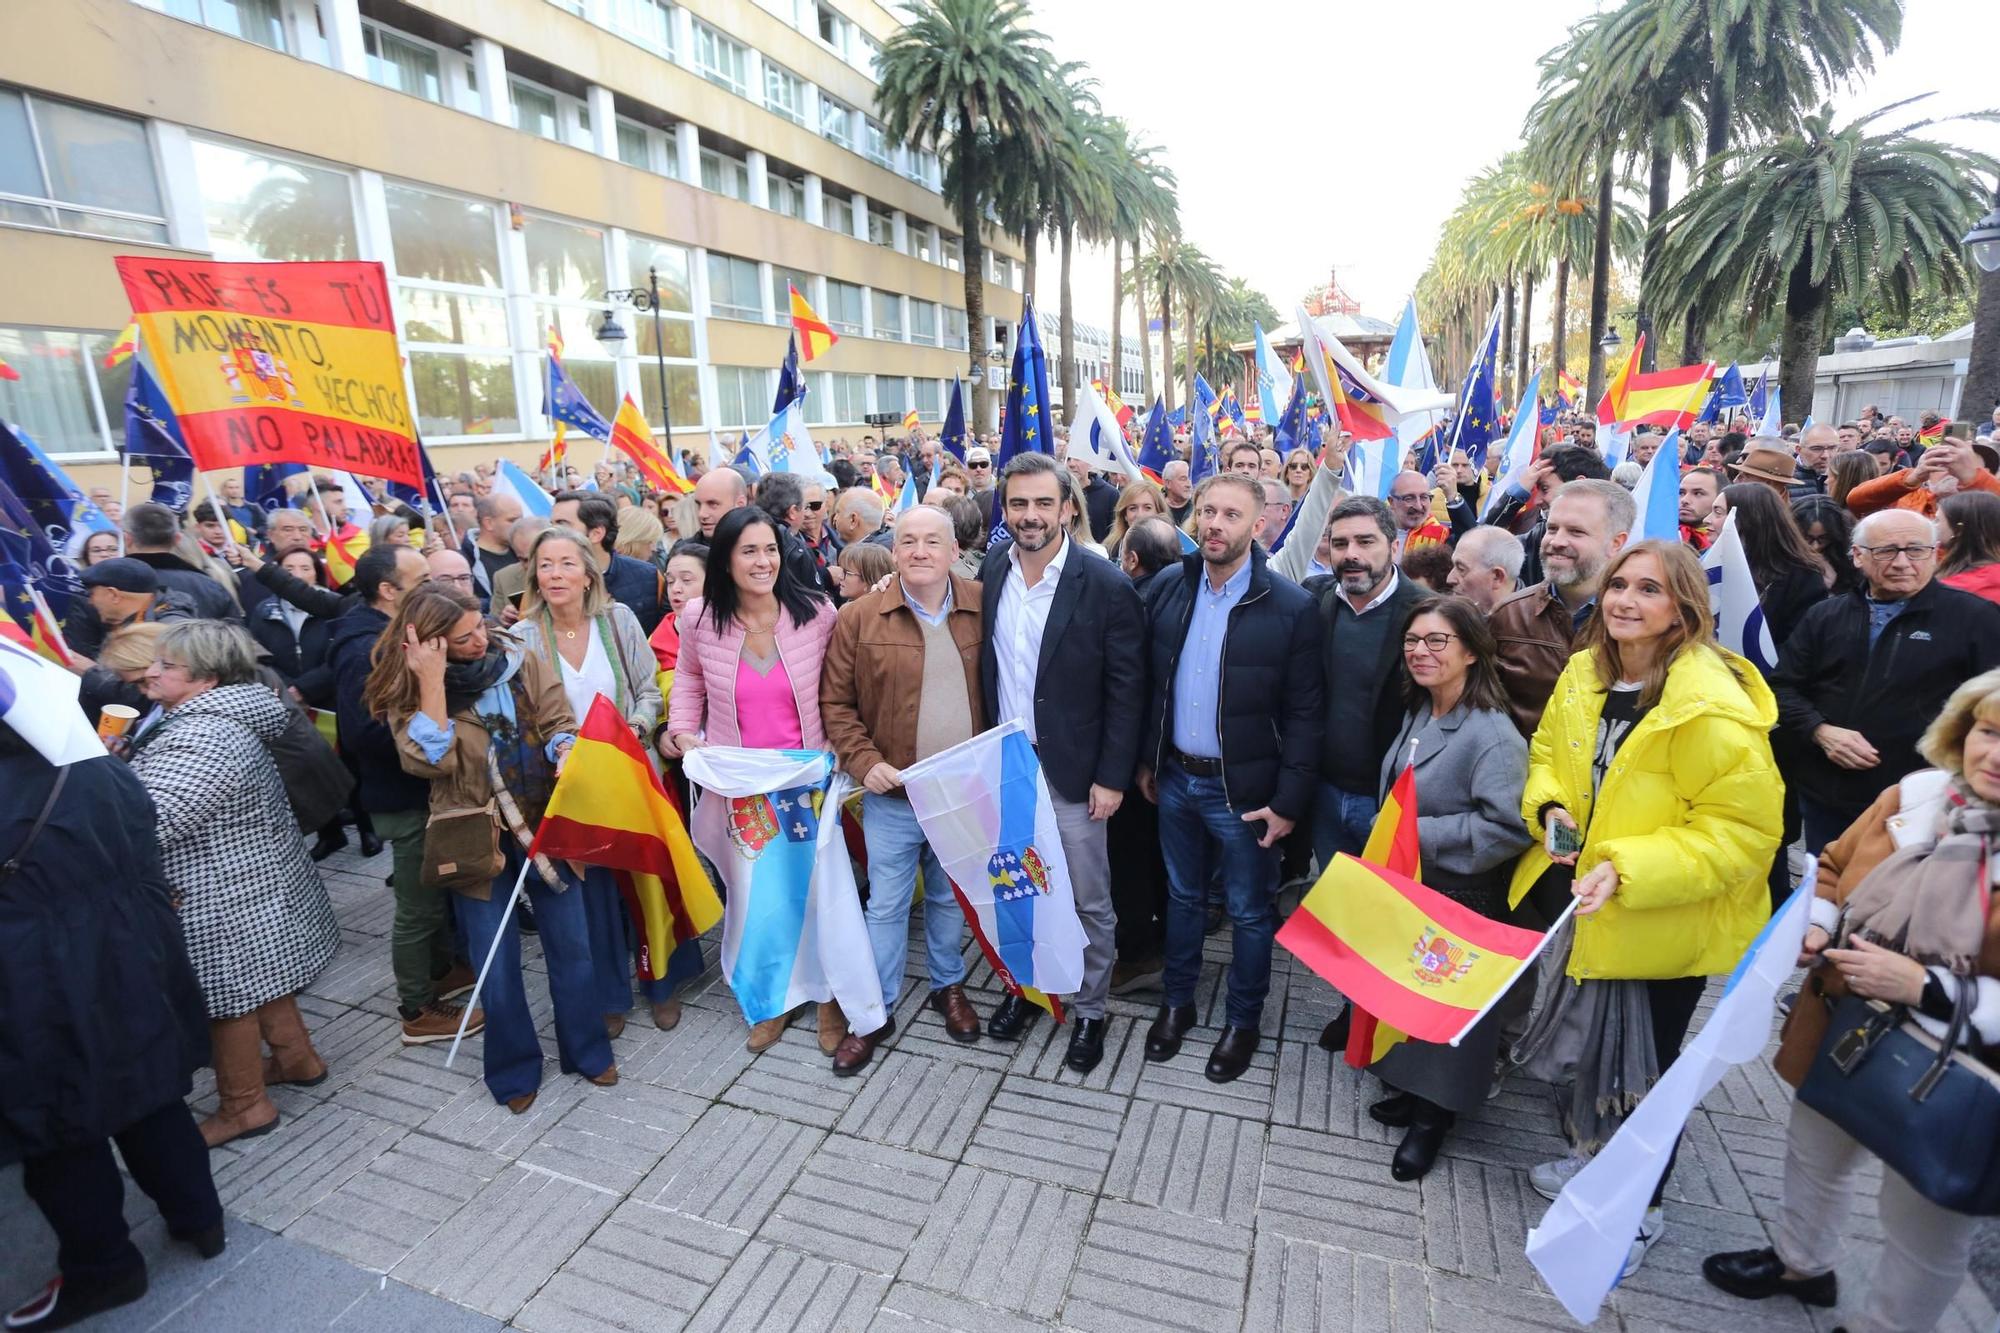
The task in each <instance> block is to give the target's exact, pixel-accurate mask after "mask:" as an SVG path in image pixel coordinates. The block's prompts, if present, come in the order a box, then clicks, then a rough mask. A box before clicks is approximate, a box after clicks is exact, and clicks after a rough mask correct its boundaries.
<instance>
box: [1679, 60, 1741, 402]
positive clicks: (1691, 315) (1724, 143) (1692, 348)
mask: <svg viewBox="0 0 2000 1333" xmlns="http://www.w3.org/2000/svg"><path fill="white" fill-rule="evenodd" d="M1704 114H1705V115H1706V117H1707V120H1708V134H1707V138H1706V140H1705V142H1704V143H1703V144H1702V152H1701V160H1702V163H1703V165H1704V166H1705V165H1707V164H1708V163H1709V162H1712V161H1713V160H1714V159H1715V157H1716V155H1717V154H1718V153H1721V152H1722V151H1724V150H1725V149H1727V148H1728V147H1729V116H1730V105H1729V95H1728V93H1727V91H1726V90H1725V89H1724V87H1723V83H1722V76H1721V74H1720V73H1717V74H1716V75H1715V76H1714V77H1712V78H1711V79H1709V81H1708V105H1707V107H1706V109H1705V111H1704ZM1703 314H1704V312H1703V311H1702V308H1701V307H1700V306H1698V305H1697V306H1691V307H1689V309H1688V312H1687V331H1686V333H1685V335H1684V336H1683V337H1682V339H1681V364H1682V365H1692V364H1693V363H1695V362H1696V361H1699V360H1701V359H1702V349H1703V346H1704V345H1705V344H1706V343H1707V341H1708V330H1707V327H1706V325H1707V323H1708V321H1707V320H1706V319H1704V318H1703Z"/></svg>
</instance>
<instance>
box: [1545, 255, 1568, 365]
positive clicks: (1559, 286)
mask: <svg viewBox="0 0 2000 1333" xmlns="http://www.w3.org/2000/svg"><path fill="white" fill-rule="evenodd" d="M1552 313H1553V314H1554V316H1555V326H1554V332H1553V333H1552V334H1551V335H1550V337H1549V362H1550V364H1552V365H1553V366H1554V367H1555V369H1556V382H1555V384H1554V385H1552V386H1550V387H1552V388H1554V389H1556V390H1557V391H1558V392H1560V391H1561V389H1562V372H1563V371H1565V370H1567V369H1569V363H1568V362H1566V361H1564V360H1563V357H1564V356H1566V355H1567V354H1568V352H1569V256H1568V255H1567V254H1565V255H1562V256H1560V257H1559V258H1558V259H1557V260H1556V308H1555V310H1554V311H1553V312H1552Z"/></svg>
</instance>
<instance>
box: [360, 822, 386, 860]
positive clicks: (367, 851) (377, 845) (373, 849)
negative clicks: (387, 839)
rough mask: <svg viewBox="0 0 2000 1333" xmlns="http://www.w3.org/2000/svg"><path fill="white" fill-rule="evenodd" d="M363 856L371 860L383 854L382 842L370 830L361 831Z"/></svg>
mask: <svg viewBox="0 0 2000 1333" xmlns="http://www.w3.org/2000/svg"><path fill="white" fill-rule="evenodd" d="M361 854H362V855H363V856H366V857H371V858H372V857H377V856H380V855H381V854H382V840H381V839H380V838H378V837H376V836H375V834H374V833H373V832H371V831H370V830H368V829H363V830H362V831H361Z"/></svg>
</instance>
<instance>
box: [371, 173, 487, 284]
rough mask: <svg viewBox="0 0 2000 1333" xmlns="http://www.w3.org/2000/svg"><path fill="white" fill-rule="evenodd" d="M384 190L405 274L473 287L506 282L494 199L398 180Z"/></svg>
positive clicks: (398, 260) (401, 273)
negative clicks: (456, 194)
mask: <svg viewBox="0 0 2000 1333" xmlns="http://www.w3.org/2000/svg"><path fill="white" fill-rule="evenodd" d="M384 193H385V194H386V195H387V196H388V202H389V238H390V241H391V242H392V244H394V246H395V249H396V272H397V274H398V275H399V276H401V277H405V278H423V279H426V280H428V281H430V282H456V283H462V284H464V285H466V286H468V287H498V286H499V285H500V238H499V235H498V233H497V232H496V231H495V217H494V207H493V205H492V204H488V203H483V202H481V201H480V200H477V199H459V198H456V197H454V196H451V195H445V194H432V193H431V192H430V191H429V190H418V189H414V188H412V187H411V186H408V185H398V184H396V183H394V182H390V183H389V184H388V186H387V187H386V189H385V191H384Z"/></svg>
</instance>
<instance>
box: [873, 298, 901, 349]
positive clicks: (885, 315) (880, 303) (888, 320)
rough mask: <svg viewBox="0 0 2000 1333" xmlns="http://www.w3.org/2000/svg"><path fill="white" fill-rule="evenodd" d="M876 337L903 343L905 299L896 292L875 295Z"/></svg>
mask: <svg viewBox="0 0 2000 1333" xmlns="http://www.w3.org/2000/svg"><path fill="white" fill-rule="evenodd" d="M873 298H874V299H873V304H874V308H875V336H876V337H877V338H882V339H885V340H887V341H889V342H901V341H903V298H902V297H900V296H898V295H896V294H895V293H894V292H875V293H873Z"/></svg>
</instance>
